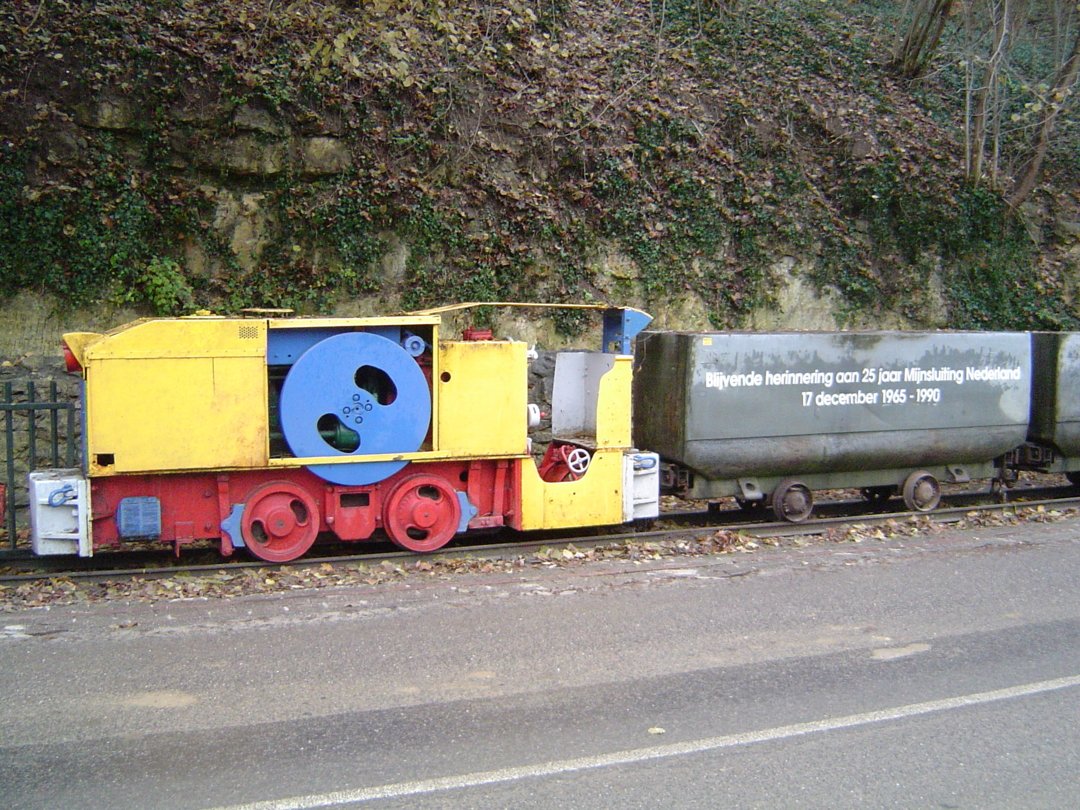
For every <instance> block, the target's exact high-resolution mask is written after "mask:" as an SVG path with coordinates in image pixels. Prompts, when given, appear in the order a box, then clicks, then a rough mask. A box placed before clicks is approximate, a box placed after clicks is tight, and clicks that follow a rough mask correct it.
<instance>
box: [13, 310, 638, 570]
mask: <svg viewBox="0 0 1080 810" xmlns="http://www.w3.org/2000/svg"><path fill="white" fill-rule="evenodd" d="M472 306H478V305H472V304H463V305H459V306H456V307H446V308H441V309H436V310H429V311H424V312H418V313H410V314H407V315H402V316H393V317H370V318H290V317H274V316H269V317H268V316H265V315H264V316H261V317H246V318H225V317H216V316H204V317H200V316H193V317H187V318H174V319H152V320H140V321H135V322H133V323H130V324H127V325H125V326H122V327H119V328H118V329H115V330H113V331H111V332H108V333H105V334H96V333H73V334H68V335H65V336H64V342H65V348H66V353H67V356H68V362H69V368H70V369H71V370H73V371H75V372H77V373H81V374H82V376H83V379H84V392H83V401H84V419H85V425H84V428H85V430H84V462H83V469H81V470H44V471H40V472H36V473H33V474H32V475H31V482H30V488H31V498H30V500H31V524H32V532H31V535H32V542H33V546H34V550H35V552H37V553H39V554H56V553H78V554H80V555H83V556H88V555H91V554H93V553H94V551H95V550H96V549H99V548H102V547H107V546H120V545H121V544H123V543H124V542H125V541H127V540H131V539H142V538H155V539H159V540H161V541H162V542H164V543H168V544H171V545H172V546H173V547H174V549H175V550H176V551H177V553H179V550H180V548H181V547H182V546H183V545H184V544H187V543H191V542H194V541H196V540H206V539H211V538H213V539H219V540H220V546H221V551H222V553H223V554H225V555H230V554H232V553H233V551H234V550H235V549H237V548H246V549H247V550H248V551H249V552H250V553H251V554H253V555H254V556H256V557H258V558H261V559H264V560H270V561H286V560H291V559H295V558H297V557H299V556H301V555H303V554H304V553H305V552H306V551H308V549H309V548H310V547H311V545H312V544H313V543H314V541H315V539H316V538H317V537H318V536H319V535H320V534H324V533H325V534H331V535H334V536H336V537H337V538H338V539H340V540H344V541H356V540H366V539H368V538H370V537H372V535H374V534H375V533H376V532H377V531H378V530H382V531H383V532H385V534H386V535H387V536H388V537H389V538H390V539H391V540H392V541H393V542H394V543H396V544H397V545H399V546H401V547H403V548H406V549H410V550H413V551H421V552H422V551H432V550H435V549H437V548H440V547H442V546H443V545H445V544H446V543H447V542H449V541H450V540H451V539H452V538H453V537H454V536H455V535H457V534H459V533H462V532H466V531H468V530H470V529H478V528H490V527H499V526H507V527H511V528H513V529H517V530H521V531H528V530H534V529H554V528H564V527H574V526H596V525H610V524H619V523H623V522H627V521H630V520H633V519H635V518H638V517H652V516H655V515H656V514H657V503H658V466H659V465H658V459H657V457H656V456H655V455H653V454H649V453H641V452H639V451H637V450H636V449H634V448H633V446H632V438H631V400H632V397H631V377H632V349H631V346H632V341H633V339H634V337H635V336H636V335H637V334H638V333H639V332H640V331H641V330H642V329H644V328H645V326H646V325H647V324H648V322H649V320H650V318H649V316H648V315H646V314H645V313H643V312H640V311H638V310H634V309H628V308H613V307H606V306H591V305H580V308H582V309H593V310H597V311H599V312H600V314H601V315H602V318H603V347H602V349H601V350H600V351H573V352H560V353H559V354H558V355H557V359H556V366H555V378H554V389H553V394H552V403H551V421H552V436H553V441H552V442H551V444H550V445H549V447H548V449H547V453H546V455H545V457H544V459H543V461H542V462H541V463H540V464H537V462H535V461H534V459H533V457H532V455H531V452H530V451H531V441H530V438H529V435H528V434H529V429H530V426H535V423H536V416H537V408H536V407H535V406H531V405H530V404H529V403H528V401H527V399H528V389H527V386H528V379H527V378H528V363H529V359H530V354H529V351H528V347H527V345H526V344H525V343H522V342H518V341H513V340H495V339H492V337H491V335H490V333H486V332H483V331H479V330H466V332H465V334H464V335H463V336H462V338H461V339H450V338H448V337H447V336H445V335H444V334H443V332H442V327H443V316H444V315H445V314H446V313H447V312H449V311H451V310H460V309H466V308H469V307H472ZM484 306H493V305H492V304H484ZM494 306H529V305H494Z"/></svg>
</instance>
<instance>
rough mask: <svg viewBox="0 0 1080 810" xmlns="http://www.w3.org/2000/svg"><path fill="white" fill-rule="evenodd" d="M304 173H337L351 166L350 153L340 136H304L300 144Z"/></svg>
mask: <svg viewBox="0 0 1080 810" xmlns="http://www.w3.org/2000/svg"><path fill="white" fill-rule="evenodd" d="M300 157H301V161H302V162H303V166H304V174H307V175H322V174H338V173H339V172H343V171H345V170H346V169H348V168H350V167H351V166H352V155H351V154H350V153H349V148H348V146H346V145H345V142H344V141H342V140H341V139H340V138H332V137H329V136H326V135H317V136H315V137H314V138H305V139H304V141H303V143H302V144H301V154H300Z"/></svg>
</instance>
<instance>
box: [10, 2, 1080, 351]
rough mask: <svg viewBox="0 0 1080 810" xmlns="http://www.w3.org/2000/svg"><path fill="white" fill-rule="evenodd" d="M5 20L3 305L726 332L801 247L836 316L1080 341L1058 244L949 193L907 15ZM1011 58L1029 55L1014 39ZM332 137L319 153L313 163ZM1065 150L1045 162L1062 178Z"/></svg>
mask: <svg viewBox="0 0 1080 810" xmlns="http://www.w3.org/2000/svg"><path fill="white" fill-rule="evenodd" d="M16 6H17V7H9V8H5V9H0V53H3V54H4V56H5V65H4V66H3V67H2V68H0V99H3V101H2V102H0V103H2V104H4V105H6V106H5V107H3V108H2V109H3V110H4V111H5V112H7V113H10V114H8V115H5V116H3V118H0V120H2V121H3V123H0V295H5V296H7V295H11V294H13V293H15V292H17V291H19V290H23V289H34V290H41V291H48V292H51V293H54V294H55V295H56V296H57V297H58V298H59V299H60V300H61V301H63V302H70V303H71V304H91V303H93V302H94V301H97V300H108V299H111V300H119V301H124V302H127V303H131V304H135V305H138V306H142V307H145V308H146V309H147V310H148V311H152V312H156V313H180V312H185V311H189V310H191V309H193V308H197V307H211V308H216V309H219V310H223V311H230V310H236V309H239V308H242V307H246V306H291V307H293V308H295V309H298V310H300V311H302V312H318V311H325V310H326V309H328V308H330V307H332V306H333V305H334V304H335V303H336V302H338V301H340V300H342V299H348V298H356V297H361V296H370V295H381V296H384V297H386V298H388V299H390V300H391V301H393V302H399V303H400V305H401V306H402V307H404V308H420V307H428V306H433V305H438V304H444V303H449V302H454V301H463V300H480V301H484V300H496V299H524V300H547V301H554V302H567V301H587V300H602V299H605V298H610V299H613V300H616V301H617V302H620V303H634V304H639V305H643V306H646V307H648V308H651V309H655V310H662V309H663V308H664V307H665V306H666V305H667V304H668V302H670V301H672V300H673V299H676V298H681V297H687V298H695V299H698V300H700V302H701V303H702V308H703V310H704V312H705V313H706V314H707V316H708V318H709V320H710V321H711V323H712V324H713V325H714V326H716V327H718V328H727V327H734V326H739V325H742V324H744V323H745V322H746V319H747V317H748V316H749V315H750V313H752V312H754V311H755V310H758V309H760V308H763V307H769V306H770V305H772V304H773V303H775V301H774V296H775V293H776V291H777V290H778V289H779V287H780V285H782V284H783V283H784V281H785V280H784V279H783V278H776V277H774V275H773V273H774V270H773V268H775V267H777V263H778V260H780V259H781V258H784V257H795V258H796V259H797V262H796V264H797V272H802V273H804V274H805V275H806V278H807V279H808V280H809V281H810V282H811V283H812V284H814V285H815V286H816V287H817V288H818V289H819V290H821V291H825V290H828V291H831V292H836V293H838V294H839V296H840V297H841V298H842V307H843V309H842V311H841V312H839V313H838V318H839V319H840V320H841V321H842V322H855V321H860V322H873V321H874V320H875V319H876V318H879V317H882V316H885V315H887V314H892V313H899V314H902V315H904V316H906V317H908V318H910V319H912V320H913V321H914V322H926V319H927V315H926V312H927V310H929V309H931V307H930V303H931V297H932V295H933V292H932V290H931V285H930V279H931V278H936V279H938V280H940V287H941V289H942V290H944V295H945V298H946V300H945V304H946V311H947V318H948V323H947V324H944V323H935V325H949V326H956V327H972V328H984V327H987V328H988V327H993V328H1064V327H1073V326H1075V325H1076V324H1077V321H1076V318H1075V316H1074V315H1073V314H1072V312H1071V311H1070V309H1069V307H1068V306H1067V305H1066V304H1065V303H1064V302H1063V294H1062V289H1063V287H1064V284H1065V281H1064V279H1063V277H1062V276H1061V275H1060V272H1059V271H1058V270H1057V269H1055V268H1059V267H1060V266H1062V265H1063V263H1062V262H1060V261H1058V260H1057V258H1055V260H1054V261H1047V260H1046V255H1045V254H1046V253H1047V251H1053V250H1058V249H1059V246H1057V245H1054V244H1043V245H1040V246H1037V245H1036V244H1035V242H1033V240H1032V239H1031V237H1030V235H1029V228H1028V227H1026V226H1025V225H1024V224H1023V223H1022V222H1021V221H1020V219H1019V218H1018V214H1017V213H1016V212H1014V211H1010V210H1009V209H1008V208H1007V207H1006V206H1005V205H1004V204H1003V203H1002V201H1001V196H1000V193H999V192H998V191H996V190H993V189H987V188H986V187H985V186H984V187H980V188H977V189H973V188H970V187H968V186H967V185H965V184H964V182H963V181H962V177H963V160H962V156H963V152H962V148H961V146H960V144H961V142H962V138H961V135H960V131H959V129H958V118H957V115H956V111H955V109H954V108H953V107H950V106H949V103H948V99H950V98H951V97H952V96H953V95H954V94H955V92H956V91H957V86H956V84H955V82H956V81H957V74H956V68H955V66H946V68H945V69H943V70H942V71H940V72H939V73H938V74H936V75H935V78H934V80H933V81H929V80H928V81H925V82H923V83H921V84H919V85H917V86H912V85H901V84H899V83H898V82H897V81H895V80H894V79H893V77H892V76H891V75H890V74H889V72H888V71H887V69H886V65H885V61H886V58H887V57H886V55H887V53H888V52H889V49H890V48H891V46H892V44H893V42H894V40H893V37H894V34H893V32H894V31H895V30H896V28H897V25H898V22H897V20H896V19H895V14H896V9H895V4H887V3H881V2H878V0H861V1H860V2H855V3H845V4H834V3H821V2H800V1H799V0H784V1H783V2H754V1H753V0H744V1H743V2H738V3H734V2H715V1H714V0H708V2H707V1H706V0H667V2H663V3H661V2H651V3H645V4H631V6H629V7H628V6H626V5H625V4H605V3H597V4H583V3H580V2H574V0H545V2H542V3H526V2H523V0H506V2H502V3H484V2H480V3H469V4H460V3H450V2H448V0H423V2H402V1H401V0H377V2H372V3H364V4H334V3H307V2H294V3H290V4H287V5H285V6H284V7H277V6H274V7H268V6H267V4H266V3H264V2H259V0H237V2H235V3H230V4H228V8H227V9H225V10H221V9H220V8H217V7H215V9H213V10H209V8H207V9H204V8H203V7H201V6H199V4H194V5H192V4H188V3H181V2H179V0H157V2H154V3H151V4H142V5H139V6H125V5H122V4H98V5H96V6H95V8H94V9H93V10H92V11H91V12H87V13H86V14H69V13H64V11H65V10H66V9H68V6H69V4H68V3H65V2H62V0H61V1H60V2H58V3H57V5H56V6H55V7H54V6H52V5H46V6H42V7H41V9H40V12H41V13H39V14H34V13H32V12H31V11H30V10H28V9H24V8H22V5H21V4H16ZM1016 60H1017V62H1018V63H1019V64H1021V65H1022V66H1023V67H1024V68H1025V69H1026V70H1028V72H1037V70H1038V69H1043V68H1045V66H1046V64H1047V62H1046V54H1045V53H1042V52H1040V51H1039V49H1038V48H1037V47H1034V46H1032V45H1031V44H1030V43H1028V44H1026V45H1025V47H1024V48H1020V49H1018V50H1017V52H1016ZM1024 92H1025V93H1029V94H1030V93H1031V92H1034V91H1033V90H1025V91H1024ZM1017 98H1018V99H1021V102H1022V100H1023V99H1025V98H1028V96H1025V95H1024V93H1018V94H1017ZM1021 102H1018V103H1019V104H1020V106H1018V107H1015V108H1010V109H1009V110H1008V111H1007V112H1008V113H1009V114H1010V115H1015V116H1019V118H1020V119H1023V120H1022V121H1021V123H1023V121H1026V120H1027V119H1025V118H1024V116H1025V115H1026V114H1027V113H1026V112H1025V110H1026V108H1025V107H1024V105H1023V103H1021ZM95 105H98V106H96V107H95ZM109 105H112V106H111V107H110V106H109ZM1062 127H1063V131H1065V132H1066V133H1067V136H1068V137H1071V138H1074V139H1075V138H1076V137H1077V135H1078V133H1077V132H1076V130H1077V125H1076V122H1075V120H1066V121H1065V122H1064V123H1063V125H1062ZM1012 137H1019V135H1016V134H1014V135H1013V136H1012ZM320 139H321V140H323V141H327V142H331V146H332V148H334V149H336V150H337V151H335V152H334V153H333V154H334V156H335V157H334V160H333V161H330V162H329V163H327V164H325V165H322V166H317V167H314V168H313V167H312V166H311V165H309V162H310V157H309V156H308V155H307V153H305V151H304V150H305V148H307V145H310V144H311V143H312V142H313V141H316V140H320ZM1077 155H1080V149H1075V150H1069V149H1067V148H1066V149H1058V150H1057V151H1056V152H1054V153H1053V155H1052V158H1053V160H1054V161H1056V162H1055V163H1054V166H1055V170H1056V171H1058V172H1061V173H1062V174H1061V176H1062V177H1065V178H1070V177H1072V178H1075V177H1076V176H1077V174H1080V169H1078V168H1077V167H1080V158H1078V157H1077ZM335 161H336V162H335ZM1070 173H1071V174H1070ZM1048 199H1049V197H1048ZM1053 200H1054V203H1053V204H1054V205H1073V206H1074V209H1073V210H1075V207H1076V206H1080V201H1076V200H1075V199H1073V200H1072V201H1071V202H1070V199H1069V198H1068V197H1067V196H1066V195H1063V194H1059V195H1057V196H1056V197H1054V198H1053ZM240 201H246V202H244V203H243V204H245V205H249V206H250V208H251V211H245V212H244V213H243V216H241V215H239V214H237V213H236V209H237V208H238V207H239V206H240V205H241V202H240ZM244 217H247V219H246V220H244V222H245V227H248V229H249V231H250V233H248V234H247V236H246V237H245V238H246V241H247V243H249V244H248V245H247V246H246V247H243V246H242V249H241V248H238V247H237V243H238V242H244V241H245V239H242V238H240V237H238V236H237V233H238V231H237V228H238V226H237V221H238V219H243V218H244ZM399 242H400V243H401V244H402V245H403V247H404V255H405V257H406V259H405V270H404V276H403V277H402V278H398V277H394V278H387V277H386V276H385V275H384V271H383V267H382V264H383V259H384V257H385V256H386V254H387V252H388V251H389V250H390V248H391V246H396V245H397V244H398V243H399ZM245 250H247V251H248V253H247V254H245V253H244V251H245ZM611 264H618V265H619V266H620V267H623V265H624V264H629V265H631V267H630V269H628V270H624V271H620V275H619V276H617V277H615V276H610V275H608V274H606V273H604V272H603V271H602V270H601V268H602V267H604V266H606V265H611ZM558 318H559V319H558V321H557V325H558V327H559V329H560V330H562V331H564V332H566V333H573V332H575V331H576V330H578V329H580V328H582V324H583V321H582V319H581V317H580V315H579V314H575V313H567V314H560V315H559V316H558Z"/></svg>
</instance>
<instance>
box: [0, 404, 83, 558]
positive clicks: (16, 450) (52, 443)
mask: <svg viewBox="0 0 1080 810" xmlns="http://www.w3.org/2000/svg"><path fill="white" fill-rule="evenodd" d="M43 393H44V394H45V398H44V399H39V396H41V395H42V394H43ZM0 419H2V420H3V426H2V430H3V432H2V434H0V441H2V442H3V446H2V450H3V456H4V463H3V468H2V471H0V483H3V484H4V487H0V489H3V490H5V492H4V498H5V504H4V505H5V507H6V508H5V509H3V510H0V511H2V512H4V513H5V514H4V521H3V526H0V530H2V531H3V532H4V533H5V534H6V539H5V540H4V541H3V542H0V550H9V551H10V550H14V549H15V545H16V541H17V539H18V529H19V528H20V526H21V525H23V524H24V523H25V521H26V517H25V516H24V515H22V514H20V513H18V512H17V510H16V505H17V504H18V502H19V501H20V494H21V493H23V492H25V488H26V477H27V475H29V473H30V472H31V471H32V470H35V469H39V468H44V467H52V468H55V467H74V466H76V464H77V463H78V460H79V446H80V440H79V434H78V424H77V419H76V407H75V403H74V402H62V401H60V398H59V395H58V390H57V385H56V383H55V382H49V383H48V385H47V388H46V391H45V392H43V391H41V390H40V387H39V386H37V385H35V384H34V383H33V382H26V383H12V382H5V383H4V384H3V388H2V389H0Z"/></svg>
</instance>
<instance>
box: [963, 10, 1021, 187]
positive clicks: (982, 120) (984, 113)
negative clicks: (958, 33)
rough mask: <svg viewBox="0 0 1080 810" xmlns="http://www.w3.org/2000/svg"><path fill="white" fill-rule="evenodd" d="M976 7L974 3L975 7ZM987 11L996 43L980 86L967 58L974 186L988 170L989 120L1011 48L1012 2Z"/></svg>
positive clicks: (967, 164) (970, 166)
mask: <svg viewBox="0 0 1080 810" xmlns="http://www.w3.org/2000/svg"><path fill="white" fill-rule="evenodd" d="M972 5H973V4H972ZM988 11H989V12H990V15H991V17H992V20H993V24H994V38H993V44H992V46H991V49H990V56H989V57H988V58H987V60H986V66H985V68H984V69H983V70H982V77H981V83H980V84H979V85H978V86H975V85H974V82H975V75H976V73H977V72H978V71H976V70H975V69H974V66H973V65H972V64H971V62H972V60H973V59H974V54H973V53H969V55H968V63H969V67H968V99H969V101H968V104H967V109H968V116H967V133H966V137H965V141H966V145H967V155H966V159H965V163H964V165H965V167H966V173H967V179H968V181H969V182H970V183H972V184H973V185H976V186H978V185H979V184H980V183H981V182H982V178H983V175H984V173H985V171H986V168H985V163H986V141H987V137H988V135H987V133H988V131H992V130H988V120H989V119H988V117H989V115H990V113H991V112H992V111H993V112H995V113H996V106H997V105H996V104H995V103H991V102H996V101H997V99H998V94H997V88H996V85H997V81H998V77H999V75H1000V72H1001V65H1002V62H1003V61H1004V59H1005V55H1006V53H1007V51H1008V47H1009V30H1010V25H1009V15H1010V11H1011V9H1010V0H1000V3H998V2H991V3H989V4H988ZM968 13H969V15H971V14H973V10H972V9H971V8H970V7H969V9H968ZM969 24H972V25H973V22H972V20H971V17H970V16H969ZM992 169H993V171H992V173H993V172H996V167H992Z"/></svg>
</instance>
